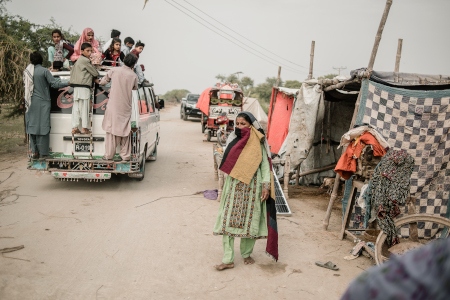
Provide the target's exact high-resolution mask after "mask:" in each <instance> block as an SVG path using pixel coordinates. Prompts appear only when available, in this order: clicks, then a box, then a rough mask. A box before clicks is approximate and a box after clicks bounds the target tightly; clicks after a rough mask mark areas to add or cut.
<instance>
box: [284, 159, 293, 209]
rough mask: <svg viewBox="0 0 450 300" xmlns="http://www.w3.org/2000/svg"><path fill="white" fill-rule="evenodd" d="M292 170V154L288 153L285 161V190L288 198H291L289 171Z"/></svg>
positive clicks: (285, 195)
mask: <svg viewBox="0 0 450 300" xmlns="http://www.w3.org/2000/svg"><path fill="white" fill-rule="evenodd" d="M290 172H291V156H290V155H289V154H286V160H285V162H284V179H283V181H284V182H283V192H284V197H285V198H286V200H289V173H290Z"/></svg>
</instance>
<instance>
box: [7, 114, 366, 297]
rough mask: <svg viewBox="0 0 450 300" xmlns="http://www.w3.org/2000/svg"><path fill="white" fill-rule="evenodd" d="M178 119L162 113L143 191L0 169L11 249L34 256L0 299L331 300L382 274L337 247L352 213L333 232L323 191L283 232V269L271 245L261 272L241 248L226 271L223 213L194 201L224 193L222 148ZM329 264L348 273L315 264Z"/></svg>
mask: <svg viewBox="0 0 450 300" xmlns="http://www.w3.org/2000/svg"><path fill="white" fill-rule="evenodd" d="M178 111H179V107H178V106H177V107H168V108H166V109H164V110H163V111H162V112H161V141H160V146H159V148H158V158H157V161H155V162H149V163H147V170H146V177H145V179H144V180H143V181H142V182H137V181H135V180H133V179H130V178H128V177H125V176H117V177H113V178H112V179H110V180H109V181H106V182H103V183H89V182H83V181H80V182H60V181H57V180H55V179H53V178H52V177H51V176H50V175H48V174H41V173H34V172H31V171H28V170H27V169H26V159H25V158H24V157H20V156H19V157H18V158H16V159H14V158H12V157H8V158H7V159H4V160H3V161H1V162H0V191H1V192H0V249H1V248H6V247H15V246H19V245H24V246H25V248H24V249H22V250H19V251H15V252H11V253H4V254H3V256H0V299H224V298H225V299H226V298H230V297H232V298H234V299H328V300H329V299H338V298H339V297H340V295H341V294H342V292H343V291H344V290H345V289H346V287H347V285H348V283H349V282H350V281H351V280H352V279H353V278H354V277H355V276H357V275H358V274H360V273H361V272H362V270H363V269H366V268H368V267H369V266H371V265H372V262H371V261H369V260H368V259H367V258H364V257H362V258H358V259H356V260H352V261H346V260H344V259H343V257H344V256H346V255H348V251H349V250H350V249H351V247H352V246H353V243H351V241H349V240H344V241H341V240H339V239H338V238H337V235H338V231H339V228H340V224H341V223H340V220H339V218H340V214H341V211H340V210H338V209H335V210H333V215H332V218H331V224H330V227H329V231H323V230H322V225H321V222H322V219H323V216H324V214H325V210H326V205H327V201H328V197H327V196H328V195H326V194H325V195H326V196H325V195H320V192H319V195H316V194H317V193H316V192H314V191H313V193H312V194H311V193H310V194H308V193H304V195H303V196H302V197H301V198H294V199H291V200H290V202H289V204H290V206H291V209H292V211H293V212H294V214H293V215H292V217H283V218H280V219H279V221H278V231H279V234H280V238H279V248H280V249H279V251H280V260H279V261H278V262H272V261H271V260H270V259H269V258H268V257H267V256H266V255H265V254H264V249H265V241H264V240H260V241H257V242H256V247H255V250H254V254H253V257H254V258H255V260H256V264H254V265H251V266H248V265H244V263H243V261H242V259H241V258H240V257H239V246H238V245H236V251H237V252H236V261H235V268H234V269H232V270H226V271H223V272H218V271H215V270H214V269H213V265H214V264H217V263H220V261H221V257H222V241H221V238H220V237H216V236H213V235H212V228H213V225H214V221H215V218H216V214H217V209H218V202H217V201H212V200H208V199H206V198H204V197H203V195H193V194H195V193H196V192H198V191H203V190H207V189H215V188H217V182H216V181H215V180H214V175H213V161H212V144H211V143H208V142H203V139H204V137H203V135H202V133H201V130H200V124H199V122H197V121H182V120H180V119H179V115H178ZM315 193H316V194H315ZM237 244H238V243H237ZM328 260H331V261H333V262H334V263H336V264H337V265H338V266H339V267H340V270H339V271H337V272H335V271H331V270H328V269H324V268H320V267H317V266H315V264H314V262H315V261H325V262H326V261H328Z"/></svg>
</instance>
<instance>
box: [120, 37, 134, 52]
mask: <svg viewBox="0 0 450 300" xmlns="http://www.w3.org/2000/svg"><path fill="white" fill-rule="evenodd" d="M133 46H134V40H133V39H132V38H131V37H129V36H127V37H126V38H125V39H124V40H123V45H122V47H120V51H122V53H123V55H125V56H127V54H129V53H130V51H131V48H133Z"/></svg>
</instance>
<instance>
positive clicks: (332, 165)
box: [298, 164, 336, 177]
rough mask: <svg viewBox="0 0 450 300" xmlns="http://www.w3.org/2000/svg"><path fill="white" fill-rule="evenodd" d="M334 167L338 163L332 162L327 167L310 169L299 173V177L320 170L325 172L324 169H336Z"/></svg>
mask: <svg viewBox="0 0 450 300" xmlns="http://www.w3.org/2000/svg"><path fill="white" fill-rule="evenodd" d="M334 167H336V164H331V165H328V166H325V167H320V168H317V169H313V170H309V171H306V172H303V173H300V174H298V177H302V176H306V175H309V174H314V173H319V172H323V171H328V170H331V169H334Z"/></svg>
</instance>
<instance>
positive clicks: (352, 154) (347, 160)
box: [334, 131, 386, 180]
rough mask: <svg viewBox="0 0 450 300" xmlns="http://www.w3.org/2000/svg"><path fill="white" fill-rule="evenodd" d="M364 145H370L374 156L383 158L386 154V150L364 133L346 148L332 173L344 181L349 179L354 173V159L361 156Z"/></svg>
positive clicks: (371, 136)
mask: <svg viewBox="0 0 450 300" xmlns="http://www.w3.org/2000/svg"><path fill="white" fill-rule="evenodd" d="M366 145H372V148H373V155H374V156H384V155H385V154H386V149H384V148H383V147H382V146H381V145H380V143H378V141H377V139H376V138H375V137H374V136H373V135H372V134H370V133H369V132H367V131H366V132H364V133H363V134H362V135H361V136H360V137H359V138H356V139H355V140H353V141H352V142H351V143H350V144H349V145H348V146H347V149H346V150H345V152H344V153H343V154H342V156H341V158H340V159H339V161H338V163H337V164H336V168H335V169H334V171H335V172H336V173H338V174H339V175H341V177H342V178H344V179H345V180H347V179H349V178H350V177H351V176H352V175H353V173H355V172H356V159H358V158H359V157H360V156H361V152H362V150H363V149H364V147H365V146H366Z"/></svg>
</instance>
